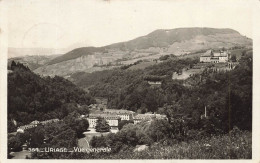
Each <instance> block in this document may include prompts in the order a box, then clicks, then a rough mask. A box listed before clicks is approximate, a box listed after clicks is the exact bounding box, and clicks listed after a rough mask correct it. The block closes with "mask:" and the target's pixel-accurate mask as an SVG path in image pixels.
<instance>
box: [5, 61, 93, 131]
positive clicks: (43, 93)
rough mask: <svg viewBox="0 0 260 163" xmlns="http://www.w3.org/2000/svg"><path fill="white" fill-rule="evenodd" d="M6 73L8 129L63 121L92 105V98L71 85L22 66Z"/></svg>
mask: <svg viewBox="0 0 260 163" xmlns="http://www.w3.org/2000/svg"><path fill="white" fill-rule="evenodd" d="M9 70H11V71H10V72H9V73H8V124H9V125H8V129H9V132H12V131H15V130H16V127H15V126H14V124H13V123H12V120H15V121H17V126H20V125H25V124H28V123H30V122H31V121H34V120H38V121H42V120H48V119H53V118H58V119H62V118H63V117H65V116H67V115H68V114H69V113H71V112H73V111H75V110H77V111H78V112H79V113H84V112H86V111H88V109H87V106H88V105H89V104H91V103H95V100H94V98H92V97H91V96H90V95H89V94H87V93H86V92H85V91H83V90H82V89H80V88H78V87H77V86H76V85H74V84H73V83H71V82H70V81H68V80H66V79H64V78H62V77H58V76H55V77H54V78H50V77H40V76H39V75H36V74H34V73H33V72H31V71H30V69H29V68H28V67H26V66H24V65H23V64H20V63H15V62H12V64H11V66H10V67H9Z"/></svg>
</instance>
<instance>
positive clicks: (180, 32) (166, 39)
mask: <svg viewBox="0 0 260 163" xmlns="http://www.w3.org/2000/svg"><path fill="white" fill-rule="evenodd" d="M230 33H231V34H239V35H240V33H239V32H237V31H235V30H233V29H230V28H206V27H204V28H200V27H194V28H192V27H191V28H175V29H157V30H155V31H153V32H150V33H149V34H147V35H144V36H140V37H137V38H135V39H132V40H129V41H125V42H118V43H113V44H110V45H106V46H101V47H93V46H91V47H80V48H76V49H74V50H72V51H69V52H68V53H66V54H64V55H62V56H59V57H57V58H54V59H53V60H52V61H51V62H50V63H49V65H51V64H55V63H59V62H63V61H67V60H71V59H75V58H78V57H81V56H84V55H91V54H93V53H94V52H103V53H104V52H106V50H109V49H120V50H122V51H127V50H129V51H133V50H136V49H138V50H140V49H147V48H149V47H168V46H170V45H171V44H173V43H174V42H180V41H185V40H189V39H192V38H193V37H195V36H198V35H204V36H208V35H214V34H230Z"/></svg>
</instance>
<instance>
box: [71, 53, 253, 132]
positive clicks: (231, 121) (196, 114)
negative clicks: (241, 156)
mask: <svg viewBox="0 0 260 163" xmlns="http://www.w3.org/2000/svg"><path fill="white" fill-rule="evenodd" d="M197 62H198V60H197V59H170V60H167V61H166V62H163V63H160V64H158V65H154V66H150V67H147V68H145V69H143V70H134V71H132V70H128V69H126V70H125V69H115V70H107V71H101V72H94V73H92V74H87V73H79V74H75V75H73V76H72V77H73V79H74V80H75V83H76V84H77V85H79V86H81V87H83V88H85V89H86V88H87V89H88V90H89V91H90V94H91V95H92V96H101V97H106V98H108V107H109V108H117V109H128V110H133V111H136V112H140V113H145V112H148V111H151V112H158V113H165V112H168V111H170V112H173V114H184V115H185V116H188V117H192V119H193V120H194V123H195V124H194V125H199V123H200V122H199V119H200V116H201V115H202V114H204V110H205V107H206V108H207V115H208V116H210V117H212V118H211V120H212V121H214V122H212V123H214V124H215V125H217V126H216V127H214V128H215V129H216V128H219V129H221V130H223V131H227V130H229V129H230V128H232V126H238V127H239V128H240V129H249V130H251V126H252V122H251V121H252V120H251V117H252V52H251V53H244V55H243V56H242V57H241V59H240V61H239V62H240V63H239V65H238V66H237V67H236V68H235V69H234V70H232V71H227V72H223V71H222V72H211V70H205V71H204V72H203V73H202V74H201V75H194V76H192V77H190V78H188V79H187V80H189V82H190V83H191V85H190V86H189V87H187V86H184V85H183V83H184V82H185V81H177V80H172V79H171V75H172V73H173V72H178V71H179V70H181V69H182V68H184V67H192V66H193V65H194V64H195V63H197ZM147 76H156V77H161V78H162V85H161V86H160V87H152V86H150V85H149V84H148V82H147V81H146V80H145V79H146V77H147ZM167 108H171V109H167Z"/></svg>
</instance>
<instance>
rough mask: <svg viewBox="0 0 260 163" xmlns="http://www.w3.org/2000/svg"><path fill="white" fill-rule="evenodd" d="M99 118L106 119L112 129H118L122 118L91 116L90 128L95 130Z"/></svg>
mask: <svg viewBox="0 0 260 163" xmlns="http://www.w3.org/2000/svg"><path fill="white" fill-rule="evenodd" d="M98 117H101V118H104V119H105V120H106V121H107V122H108V124H109V126H110V127H111V128H117V127H118V123H119V122H120V120H121V118H120V116H118V115H109V114H90V115H89V117H87V120H88V123H89V128H95V127H96V125H97V120H98Z"/></svg>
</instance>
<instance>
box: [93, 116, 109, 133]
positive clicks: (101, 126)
mask: <svg viewBox="0 0 260 163" xmlns="http://www.w3.org/2000/svg"><path fill="white" fill-rule="evenodd" d="M95 129H96V131H97V132H109V131H110V126H109V124H108V123H107V121H106V120H105V119H104V118H101V117H98V120H97V125H96V127H95Z"/></svg>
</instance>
